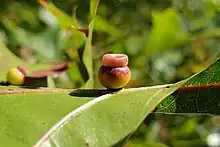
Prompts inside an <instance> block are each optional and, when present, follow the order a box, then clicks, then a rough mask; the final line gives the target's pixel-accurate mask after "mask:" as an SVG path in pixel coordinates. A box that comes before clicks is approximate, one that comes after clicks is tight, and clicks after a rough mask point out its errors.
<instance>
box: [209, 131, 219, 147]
mask: <svg viewBox="0 0 220 147" xmlns="http://www.w3.org/2000/svg"><path fill="white" fill-rule="evenodd" d="M207 143H208V146H210V147H219V146H220V134H219V133H212V134H210V135H209V136H208V137H207Z"/></svg>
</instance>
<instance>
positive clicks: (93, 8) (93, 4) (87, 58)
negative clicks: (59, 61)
mask: <svg viewBox="0 0 220 147" xmlns="http://www.w3.org/2000/svg"><path fill="white" fill-rule="evenodd" d="M98 5H99V0H91V1H90V15H91V21H90V23H89V34H88V38H87V40H86V46H85V49H84V52H83V62H84V64H85V67H86V69H87V72H88V74H89V79H88V81H87V82H86V84H85V86H84V87H85V88H93V87H94V78H93V77H94V75H93V59H92V57H93V53H92V34H93V27H94V23H95V19H94V18H95V15H96V12H97V9H98Z"/></svg>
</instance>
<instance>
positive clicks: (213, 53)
mask: <svg viewBox="0 0 220 147" xmlns="http://www.w3.org/2000/svg"><path fill="white" fill-rule="evenodd" d="M53 4H54V5H55V6H56V7H58V8H59V9H60V10H62V11H63V12H65V13H66V14H68V15H69V16H72V20H73V21H72V22H70V23H73V24H75V26H76V27H78V26H81V27H83V28H86V27H87V26H88V25H89V21H90V18H89V13H90V12H89V0H84V1H80V0H54V1H53ZM0 10H1V13H0V17H1V19H0V39H1V40H3V41H4V43H5V44H6V45H7V46H8V48H9V49H10V51H11V52H13V53H14V54H15V55H17V56H18V57H19V58H21V59H23V60H25V61H27V62H29V63H39V62H49V61H51V60H70V61H71V62H70V64H69V69H68V71H67V72H66V73H65V74H62V75H61V76H59V77H58V78H55V79H54V81H55V85H56V87H62V88H79V87H82V86H83V85H84V84H85V82H86V81H85V79H87V77H86V75H85V72H83V69H82V67H83V66H84V65H83V64H80V63H81V62H80V61H81V60H82V51H83V49H82V48H84V46H85V42H84V40H83V37H82V36H80V34H79V33H77V31H75V33H73V31H72V32H70V31H68V30H67V29H63V27H65V26H63V25H62V21H68V20H69V17H68V16H67V15H65V16H62V17H61V18H62V20H57V19H56V17H55V16H54V15H52V14H51V13H49V12H48V11H46V10H45V9H44V8H43V7H42V6H41V5H40V4H39V3H38V2H37V1H36V0H10V1H6V0H3V1H1V6H0ZM66 17H67V18H66ZM76 19H77V20H78V22H76V21H75V20H76ZM219 27H220V4H219V3H218V1H217V0H216V1H215V0H138V1H136V0H101V1H100V5H99V7H98V11H97V16H96V17H95V24H94V33H93V40H92V45H93V47H92V54H91V58H92V60H93V64H94V65H93V71H94V73H93V74H94V80H95V88H99V87H101V85H100V83H99V81H98V80H97V70H98V68H99V66H100V65H101V57H102V55H103V54H104V53H107V52H112V53H126V54H128V56H129V67H130V69H131V71H132V80H131V82H130V83H129V84H128V86H127V87H139V86H146V85H156V84H164V83H173V82H176V81H179V80H181V79H184V78H186V77H189V76H190V75H192V74H194V73H197V72H198V71H200V70H202V69H203V68H204V67H206V66H207V65H208V64H210V63H211V62H212V61H213V59H215V57H217V56H219V53H220V46H219V43H218V42H219V37H220V29H219ZM1 62H2V61H1ZM87 76H88V75H87ZM151 117H152V118H151ZM150 118H151V119H150V120H149V118H147V119H146V121H145V122H144V123H143V124H142V125H141V126H140V128H139V130H137V131H136V132H135V133H134V134H133V136H132V138H131V140H135V141H134V142H133V143H130V144H129V143H128V145H127V146H146V145H143V144H144V143H146V142H162V143H166V144H168V145H171V146H206V145H205V144H206V138H207V136H208V135H209V134H210V133H211V132H213V131H214V130H216V129H217V128H218V127H219V125H218V124H219V122H218V121H217V122H213V121H212V120H213V119H216V118H214V117H209V116H197V117H195V116H194V117H191V116H167V115H165V116H164V115H152V116H150ZM138 142H139V143H140V145H139V143H138ZM149 146H150V145H149ZM158 146H160V145H158ZM161 146H163V145H161Z"/></svg>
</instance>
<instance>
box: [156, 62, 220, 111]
mask: <svg viewBox="0 0 220 147" xmlns="http://www.w3.org/2000/svg"><path fill="white" fill-rule="evenodd" d="M219 69H220V59H218V60H217V61H216V62H215V63H214V64H213V65H211V66H210V67H208V68H207V69H206V70H205V71H203V72H201V73H200V74H198V75H196V76H195V77H192V78H191V79H190V80H188V81H187V82H186V83H185V86H191V88H190V87H189V88H188V89H187V87H186V88H185V89H182V90H181V89H180V90H179V91H178V90H177V91H176V92H175V93H173V94H172V95H171V96H169V97H168V98H167V99H165V100H164V101H163V102H162V103H161V105H160V106H159V107H158V110H157V111H158V112H163V113H205V114H206V113H208V114H220V113H219V112H220V111H219V109H220V105H219V104H220V99H219V98H220V86H219V83H220V70H219ZM209 84H210V86H209ZM199 85H201V87H195V88H193V86H199Z"/></svg>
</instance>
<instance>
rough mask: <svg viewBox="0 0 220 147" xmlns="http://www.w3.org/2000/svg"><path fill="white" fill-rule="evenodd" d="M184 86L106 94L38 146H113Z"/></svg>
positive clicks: (67, 119) (66, 120)
mask: <svg viewBox="0 0 220 147" xmlns="http://www.w3.org/2000/svg"><path fill="white" fill-rule="evenodd" d="M182 83H183V82H180V83H177V84H173V85H169V88H167V85H163V86H155V87H143V88H134V89H124V90H122V91H120V92H118V93H116V94H106V95H104V96H101V97H99V98H97V99H95V100H92V101H90V102H88V103H87V104H85V105H83V106H81V107H79V108H78V109H76V110H74V111H73V112H71V113H69V114H68V115H67V116H66V117H64V118H63V119H62V120H61V121H60V122H58V123H57V124H56V125H55V126H54V127H53V128H52V129H51V130H50V131H49V132H48V133H47V134H46V135H45V136H44V137H43V138H42V139H41V140H40V141H39V142H38V144H37V145H36V146H35V147H38V146H41V147H43V146H47V145H48V144H50V145H51V146H55V144H56V145H58V146H63V147H65V146H79V147H81V146H85V145H87V146H91V147H92V146H96V147H98V146H100V147H103V146H111V145H114V144H115V143H117V142H118V141H119V140H120V139H123V138H124V137H125V136H126V135H127V134H129V133H131V132H133V131H135V130H136V129H137V127H138V126H139V124H140V123H141V122H142V121H143V120H144V118H145V117H146V116H147V115H148V114H149V113H150V112H151V111H152V110H153V109H154V107H155V106H156V105H157V104H158V103H159V102H160V101H161V100H162V99H163V98H165V97H166V96H168V95H169V94H171V93H172V92H174V91H175V90H176V89H177V88H178V87H179V86H180V85H181V84H182Z"/></svg>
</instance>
